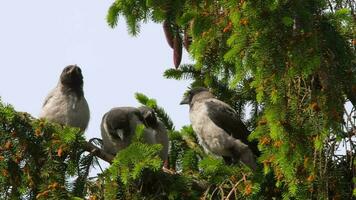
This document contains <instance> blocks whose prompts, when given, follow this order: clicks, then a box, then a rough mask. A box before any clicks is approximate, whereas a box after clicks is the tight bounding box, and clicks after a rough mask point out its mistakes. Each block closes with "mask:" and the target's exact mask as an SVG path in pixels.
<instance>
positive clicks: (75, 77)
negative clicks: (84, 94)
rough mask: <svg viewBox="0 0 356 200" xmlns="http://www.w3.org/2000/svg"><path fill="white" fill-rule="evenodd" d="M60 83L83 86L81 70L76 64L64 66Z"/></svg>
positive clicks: (74, 86) (72, 86) (71, 86)
mask: <svg viewBox="0 0 356 200" xmlns="http://www.w3.org/2000/svg"><path fill="white" fill-rule="evenodd" d="M60 80H61V83H62V84H63V85H65V86H67V87H70V88H78V87H79V88H81V87H83V75H82V70H81V69H80V68H79V67H78V66H77V65H69V66H67V67H65V68H64V69H63V71H62V74H61V78H60Z"/></svg>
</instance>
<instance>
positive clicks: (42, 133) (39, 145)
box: [0, 102, 84, 199]
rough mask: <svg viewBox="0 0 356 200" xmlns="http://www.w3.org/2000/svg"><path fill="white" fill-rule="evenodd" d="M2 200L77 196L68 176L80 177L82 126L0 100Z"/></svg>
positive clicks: (0, 185) (0, 189)
mask: <svg viewBox="0 0 356 200" xmlns="http://www.w3.org/2000/svg"><path fill="white" fill-rule="evenodd" d="M0 124H1V125H0V133H1V137H0V146H1V150H0V171H1V173H2V175H1V176H0V197H1V199H22V198H26V199H68V198H69V197H71V196H73V195H75V194H74V193H75V192H73V193H72V190H71V187H72V183H69V182H68V180H67V177H70V176H77V175H78V174H77V170H76V169H77V168H78V167H80V162H83V161H82V160H81V161H80V160H79V159H78V157H79V156H80V154H81V152H82V150H81V145H78V144H80V143H81V142H83V141H84V138H83V135H82V133H80V131H79V130H78V129H75V128H70V127H62V126H60V125H57V124H51V123H48V122H46V121H44V120H37V119H34V118H32V117H31V116H30V115H29V114H27V113H18V112H16V111H15V110H14V109H13V107H11V106H10V105H4V104H3V103H2V102H0Z"/></svg>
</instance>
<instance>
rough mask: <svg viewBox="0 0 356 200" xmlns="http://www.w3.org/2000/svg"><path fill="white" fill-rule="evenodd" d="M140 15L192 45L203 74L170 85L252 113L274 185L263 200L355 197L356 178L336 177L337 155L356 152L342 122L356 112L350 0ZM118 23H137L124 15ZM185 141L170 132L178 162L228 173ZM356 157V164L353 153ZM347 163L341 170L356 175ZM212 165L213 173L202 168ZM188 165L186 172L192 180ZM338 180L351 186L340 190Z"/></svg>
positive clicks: (185, 74) (175, 73)
mask: <svg viewBox="0 0 356 200" xmlns="http://www.w3.org/2000/svg"><path fill="white" fill-rule="evenodd" d="M117 2H118V1H117ZM140 6H141V7H140ZM140 6H138V7H137V9H139V10H141V12H150V13H153V12H163V13H164V14H163V15H161V17H163V19H162V18H160V19H159V20H157V18H154V17H148V18H145V19H144V20H141V19H140V18H136V19H138V20H139V21H140V20H141V21H145V20H148V19H152V20H153V21H155V22H161V21H163V20H165V19H168V20H170V21H174V22H175V24H176V25H177V27H176V28H177V29H179V31H180V32H181V33H182V32H185V31H183V30H188V34H189V36H191V37H192V44H191V45H190V47H189V53H190V55H191V56H192V58H193V59H194V61H195V63H194V65H183V66H182V67H181V68H179V69H168V70H167V71H166V72H165V73H164V76H165V77H166V78H173V79H176V80H181V79H188V80H192V85H191V86H192V87H195V86H205V87H208V88H209V89H211V91H212V92H213V93H214V94H215V95H216V96H217V97H218V98H220V99H221V100H224V101H225V102H227V103H228V104H230V105H231V106H233V107H234V108H235V109H236V110H237V111H238V113H239V114H240V116H241V117H244V110H245V107H246V106H247V105H252V111H251V115H250V118H249V119H247V124H248V125H249V128H250V130H253V133H252V134H251V136H250V137H249V138H250V139H255V140H258V141H259V148H260V150H261V151H262V155H261V157H260V158H259V161H260V162H261V163H262V164H263V171H264V172H265V175H264V178H266V179H267V178H268V179H272V180H266V179H264V178H262V179H258V180H257V179H256V180H254V181H255V182H254V185H255V184H256V185H258V188H259V191H260V192H255V193H253V194H255V195H257V196H254V198H257V199H259V198H260V197H262V196H264V195H266V193H269V194H271V196H270V197H271V198H272V197H276V198H284V199H290V198H295V199H326V198H339V197H340V195H341V194H345V195H343V196H342V197H343V198H346V199H350V198H351V195H352V190H353V186H352V185H353V183H352V181H351V180H349V179H348V180H346V179H342V178H341V177H347V176H354V175H350V174H348V173H350V171H352V170H354V169H350V168H349V171H348V172H347V170H345V171H342V170H341V171H340V170H336V168H337V167H339V168H341V166H340V165H339V164H340V162H339V161H336V160H335V159H336V157H335V156H336V155H335V154H336V151H335V148H334V147H335V146H338V144H340V143H342V142H345V141H350V142H351V143H354V139H351V136H350V132H351V131H352V130H353V129H354V125H352V126H351V128H350V126H349V127H345V126H344V124H345V123H344V118H343V116H344V115H346V114H347V113H346V112H345V110H344V108H343V107H344V104H345V102H347V101H348V100H350V101H351V103H352V105H353V106H355V104H356V95H355V94H356V92H355V91H356V90H355V88H356V73H355V71H356V68H355V66H356V63H355V60H356V58H355V55H356V54H355V38H354V32H355V18H354V17H352V16H355V13H354V6H353V5H352V4H350V1H333V0H331V1H321V0H313V1H269V0H268V1H235V0H223V1H189V0H186V1H179V2H177V1H164V2H156V3H155V4H152V3H146V5H140ZM173 8H174V9H173ZM172 10H173V11H172ZM117 15H123V16H124V17H125V18H126V20H127V22H129V20H128V18H127V16H126V14H125V12H122V11H118V12H117ZM129 30H130V29H129ZM184 132H185V131H184V130H182V131H181V133H182V135H179V134H178V133H177V132H172V133H171V136H172V137H171V140H172V144H173V145H172V147H173V149H174V152H175V153H174V155H171V156H172V157H173V158H174V160H175V161H179V160H183V161H184V160H187V161H189V160H191V161H192V163H195V161H194V159H193V158H194V156H192V154H193V153H196V155H197V156H198V163H200V165H199V166H200V167H199V166H198V168H199V169H200V168H201V167H203V166H204V167H207V169H210V168H209V167H208V166H211V167H212V168H211V169H218V168H219V166H220V165H219V164H217V163H215V164H216V165H214V163H210V162H208V161H209V160H205V159H203V157H205V155H204V153H201V152H198V151H195V150H194V145H192V144H193V143H194V142H192V141H194V139H192V137H186V136H184ZM351 135H352V134H351ZM182 140H183V141H184V142H183V141H182ZM187 149H192V150H189V151H186V150H187ZM350 151H351V155H352V156H351V157H352V158H354V156H353V155H354V154H355V153H356V152H355V149H354V147H352V148H351V150H350ZM346 157H347V156H346ZM346 157H345V156H344V157H341V158H340V159H341V160H343V161H345V162H341V163H344V164H345V165H347V166H352V165H351V164H350V162H351V161H350V160H352V159H347V158H346ZM201 159H203V161H200V160H201ZM338 159H339V157H338ZM338 159H337V160H338ZM205 162H206V163H209V164H207V165H202V164H201V163H203V164H204V163H205ZM185 163H186V161H184V162H183V164H182V163H181V166H182V168H183V169H184V171H185V170H186V169H188V171H189V167H187V166H186V165H185ZM344 164H342V165H344ZM192 167H193V166H192ZM208 171H209V170H208ZM224 173H226V174H229V173H228V172H224ZM271 174H272V176H271ZM332 179H334V180H338V181H340V182H343V183H348V185H349V186H350V187H344V188H341V187H337V186H336V185H337V184H331V183H332V182H333V181H331V180H332ZM271 184H272V185H271ZM256 187H257V186H256ZM218 188H219V187H218ZM252 188H254V187H252ZM266 188H269V191H279V192H276V193H273V192H267V190H266ZM220 191H223V190H220ZM261 191H263V192H265V193H264V194H263V192H261ZM330 191H333V192H330ZM214 194H215V193H214ZM258 195H260V196H258ZM273 195H275V196H273ZM202 196H203V197H204V198H213V197H214V195H212V196H209V195H202ZM266 196H269V195H266ZM215 197H216V196H215ZM236 198H237V197H236ZM245 198H246V197H245Z"/></svg>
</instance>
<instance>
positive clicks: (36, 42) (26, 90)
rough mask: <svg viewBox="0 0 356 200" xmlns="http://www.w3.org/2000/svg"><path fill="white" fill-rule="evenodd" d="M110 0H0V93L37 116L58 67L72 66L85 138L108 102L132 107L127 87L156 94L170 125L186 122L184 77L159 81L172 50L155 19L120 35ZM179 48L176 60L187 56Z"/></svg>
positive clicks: (93, 134)
mask: <svg viewBox="0 0 356 200" xmlns="http://www.w3.org/2000/svg"><path fill="white" fill-rule="evenodd" d="M113 1H114V0H101V1H88V0H86V1H85V0H76V1H73V0H60V1H59V0H57V1H48V0H31V1H28V0H22V1H21V0H20V1H19V0H18V1H0V26H1V28H0V30H1V32H0V35H1V37H0V74H1V75H0V96H1V98H2V100H3V101H4V102H6V103H10V104H12V105H13V106H14V107H15V108H16V109H17V110H18V111H26V112H28V113H30V114H32V115H33V116H35V117H37V116H38V114H39V112H40V108H41V105H42V103H43V100H44V98H45V96H46V95H47V93H48V92H49V91H50V90H51V89H52V88H53V87H55V85H56V84H57V81H58V78H59V75H60V73H61V71H62V69H63V68H64V67H65V66H67V65H69V64H77V65H79V66H80V67H81V68H82V71H83V75H84V92H85V96H86V99H87V101H88V103H89V107H90V111H91V119H90V122H89V128H88V130H87V132H86V136H87V138H91V137H100V131H99V130H100V129H99V124H100V121H101V117H102V115H103V114H104V113H105V112H107V111H108V110H109V109H111V108H112V107H116V106H137V105H138V103H137V101H136V99H135V98H134V93H135V92H142V93H144V94H146V95H148V96H149V97H151V98H155V99H157V101H158V103H159V105H161V106H162V107H163V108H165V109H166V111H167V112H168V113H169V114H170V116H171V118H172V119H173V121H174V122H175V125H176V127H177V128H178V127H181V126H182V125H185V124H189V119H188V107H187V106H180V105H179V102H180V100H181V98H182V95H183V93H184V91H185V90H186V87H187V86H188V81H175V80H168V79H165V78H164V77H163V76H162V74H163V72H164V70H166V69H168V68H169V67H172V66H173V58H172V54H173V53H172V50H171V49H170V47H169V46H168V44H167V43H166V40H165V38H164V34H163V30H162V26H161V25H160V24H153V23H149V24H144V25H143V26H142V29H141V34H140V35H139V36H138V37H132V36H129V35H128V32H127V29H126V23H125V21H124V20H123V18H121V19H122V20H120V22H119V25H118V27H116V28H115V29H111V28H110V27H109V26H108V25H107V23H106V19H105V17H106V13H107V10H108V8H109V6H110V5H111V3H112V2H113ZM186 55H187V54H185V56H184V58H183V61H182V63H187V62H191V61H190V60H189V58H188V57H187V56H186Z"/></svg>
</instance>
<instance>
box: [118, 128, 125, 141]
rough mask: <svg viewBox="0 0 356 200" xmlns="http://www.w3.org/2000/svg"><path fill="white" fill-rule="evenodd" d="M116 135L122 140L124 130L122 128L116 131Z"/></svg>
mask: <svg viewBox="0 0 356 200" xmlns="http://www.w3.org/2000/svg"><path fill="white" fill-rule="evenodd" d="M117 136H119V138H120V140H124V132H123V131H122V130H119V131H118V132H117Z"/></svg>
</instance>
